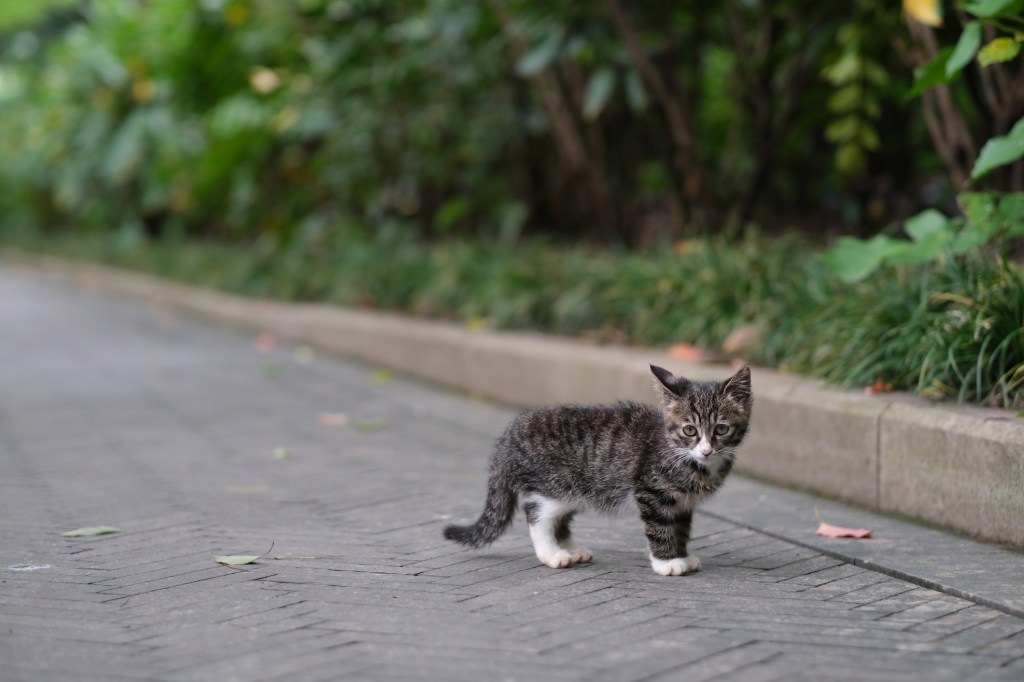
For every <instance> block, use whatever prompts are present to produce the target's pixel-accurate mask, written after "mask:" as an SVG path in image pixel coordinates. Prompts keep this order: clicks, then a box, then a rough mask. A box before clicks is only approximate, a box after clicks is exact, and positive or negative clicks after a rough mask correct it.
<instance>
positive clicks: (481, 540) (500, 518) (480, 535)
mask: <svg viewBox="0 0 1024 682" xmlns="http://www.w3.org/2000/svg"><path fill="white" fill-rule="evenodd" d="M518 497H519V496H518V495H517V494H516V491H515V490H513V489H512V486H511V485H509V482H508V480H507V479H506V478H505V477H504V476H502V475H501V472H498V471H492V472H491V477H490V480H488V481H487V502H486V503H485V504H484V511H483V513H482V514H480V518H479V519H477V521H476V523H474V524H472V525H469V526H454V525H453V526H448V527H447V528H445V529H444V536H445V538H447V539H448V540H454V541H455V542H458V543H459V544H463V545H469V546H470V547H483V546H484V545H489V544H491V543H492V542H494V541H495V540H497V539H498V537H499V536H500V535H501V534H502V533H504V532H505V529H507V528H508V527H509V524H511V523H512V516H513V515H515V512H516V502H517V500H518Z"/></svg>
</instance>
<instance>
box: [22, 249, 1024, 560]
mask: <svg viewBox="0 0 1024 682" xmlns="http://www.w3.org/2000/svg"><path fill="white" fill-rule="evenodd" d="M4 255H5V260H6V261H7V262H8V263H11V264H15V265H20V266H21V267H26V268H29V269H31V270H33V271H35V272H45V273H49V274H51V275H54V276H57V277H59V278H61V279H65V280H66V279H71V280H72V281H74V282H75V283H76V284H78V285H79V286H81V287H85V288H90V289H95V290H97V291H102V292H107V293H113V294H118V295H122V296H130V297H133V298H138V299H142V300H144V301H146V302H148V303H151V304H157V305H161V306H166V307H169V308H173V309H175V310H179V311H183V312H187V313H190V314H195V315H201V316H203V317H206V318H209V319H211V320H214V321H217V322H219V323H222V324H228V325H231V326H234V327H239V328H243V329H248V330H267V331H270V332H273V333H274V334H276V335H278V336H280V337H281V338H284V339H288V340H291V341H296V342H302V343H307V344H311V345H313V346H316V347H318V348H320V349H322V350H324V351H327V352H331V353H336V354H338V355H342V356H345V357H349V358H354V359H358V360H361V361H363V362H368V363H375V364H381V365H386V366H388V367H391V368H393V369H395V370H397V371H400V372H403V373H406V374H409V375H411V376H415V377H417V378H420V379H425V380H427V381H431V382H436V383H440V384H445V385H448V386H452V387H456V388H460V389H463V390H466V391H469V392H471V393H474V394H478V395H481V396H484V397H487V398H491V399H494V400H497V401H500V402H503V403H507V404H510V405H516V406H530V405H536V404H542V403H553V402H604V401H610V400H616V399H637V400H651V399H652V398H653V394H652V388H651V379H650V374H649V372H648V369H647V365H648V363H655V364H659V365H663V366H665V367H667V368H669V369H671V370H672V371H673V372H677V373H680V374H684V375H686V376H689V377H693V378H698V379H712V378H722V377H724V376H726V375H727V374H729V373H730V370H729V369H728V368H726V367H721V366H711V365H701V364H694V363H686V362H681V361H678V360H675V359H672V358H670V357H669V356H667V355H666V354H665V352H664V351H662V350H656V349H638V348H614V347H598V346H593V345H587V344H584V343H581V342H578V341H573V340H567V339H562V338H556V337H547V336H541V335H536V334H522V333H507V332H492V331H472V330H468V329H466V328H464V327H461V326H458V325H454V324H449V323H441V322H433V321H427V320H419V319H413V318H408V317H404V316H399V315H392V314H388V313H380V312H366V311H358V310H350V309H343V308H337V307H333V306H327V305H311V304H287V303H278V302H272V301H264V300H255V299H248V298H243V297H240V296H234V295H229V294H224V293H220V292H215V291H210V290H207V289H202V288H198V287H193V286H188V285H184V284H178V283H173V282H169V281H166V280H162V279H159V278H156V277H151V276H148V275H141V274H137V273H132V272H127V271H123V270H118V269H114V268H109V267H105V266H98V265H93V264H81V263H74V262H69V261H66V260H63V259H57V258H50V257H28V256H25V255H22V254H18V253H11V252H7V253H5V254H4ZM753 382H754V395H755V409H754V422H753V425H752V429H751V432H750V435H749V436H748V440H747V443H746V444H745V446H744V450H745V453H746V455H745V457H744V458H743V460H742V462H741V466H740V471H742V472H744V473H746V474H749V475H752V476H754V477H757V478H761V479H764V480H767V481H771V482H775V483H780V484H783V485H785V486H789V487H793V488H797V489H802V490H807V491H812V492H816V493H819V494H824V495H826V496H830V497H834V498H837V499H839V500H843V501H845V502H850V503H853V504H855V505H858V506H861V507H864V508H867V509H872V510H879V511H885V512H891V513H898V514H904V515H906V516H909V517H912V518H915V519H918V520H921V521H924V522H927V523H931V524H935V525H938V526H941V527H944V528H948V529H951V530H955V531H959V532H963V533H967V534H970V535H972V536H974V537H977V538H980V539H984V540H990V541H996V542H1004V543H1008V544H1010V545H1014V546H1017V547H1024V419H1020V418H1018V417H1016V415H1015V414H1014V413H1013V412H1010V411H1006V410H995V409H984V408H973V407H957V406H950V405H945V404H931V403H926V402H924V401H922V400H918V399H916V398H913V397H912V396H909V395H906V394H889V395H882V396H870V395H865V394H863V393H860V392H855V391H844V390H840V389H836V388H833V387H827V386H825V385H824V384H822V383H821V382H818V381H813V380H809V379H804V378H800V377H795V376H791V375H784V374H780V373H777V372H773V371H770V370H766V369H760V368H757V369H755V370H754V374H753Z"/></svg>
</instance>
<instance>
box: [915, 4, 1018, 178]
mask: <svg viewBox="0 0 1024 682" xmlns="http://www.w3.org/2000/svg"><path fill="white" fill-rule="evenodd" d="M964 9H965V11H966V12H967V13H969V14H971V15H973V16H975V17H977V19H974V20H972V21H968V22H967V23H965V24H964V27H963V30H962V31H961V33H960V37H959V39H958V40H957V42H956V45H955V46H949V47H944V48H942V49H941V50H939V51H938V52H937V53H936V54H935V56H934V57H932V59H931V60H930V61H928V62H927V63H925V64H923V65H921V66H920V67H918V68H917V70H916V71H915V72H914V85H913V87H912V88H911V90H910V96H911V97H916V96H918V95H920V94H921V93H922V92H924V91H925V90H927V89H929V88H933V87H935V86H938V85H949V84H951V83H953V82H954V81H956V80H957V79H958V78H959V77H960V74H961V72H962V71H963V69H964V67H966V66H967V65H968V64H970V63H971V62H972V61H974V60H975V59H977V62H978V65H979V67H980V68H985V67H988V66H991V65H993V64H999V63H1002V62H1007V61H1011V60H1013V59H1016V58H1017V56H1018V55H1019V54H1020V51H1021V42H1022V41H1024V31H1021V30H1020V26H1021V16H1020V13H1021V11H1022V10H1024V2H1022V1H1021V0H981V1H979V2H968V3H967V4H966V5H965V6H964ZM983 27H989V28H990V29H992V30H995V31H999V32H1003V33H1008V34H1009V35H1003V36H999V37H997V38H994V39H992V40H991V41H990V42H989V43H988V44H986V45H984V46H982V44H981V42H982V29H983ZM1021 158H1024V118H1021V119H1020V120H1019V121H1017V124H1016V125H1015V126H1014V127H1013V130H1011V131H1010V133H1009V134H1008V135H1003V136H999V137H994V138H992V139H990V140H989V141H988V142H987V143H986V144H985V146H984V147H983V148H982V151H981V154H980V155H979V157H978V159H977V161H976V162H975V165H974V169H973V170H972V171H971V180H978V179H979V178H981V177H983V176H984V175H986V174H988V173H989V172H991V171H992V170H994V169H996V168H998V167H1000V166H1004V165H1006V164H1009V163H1013V162H1014V161H1017V160H1019V159H1021Z"/></svg>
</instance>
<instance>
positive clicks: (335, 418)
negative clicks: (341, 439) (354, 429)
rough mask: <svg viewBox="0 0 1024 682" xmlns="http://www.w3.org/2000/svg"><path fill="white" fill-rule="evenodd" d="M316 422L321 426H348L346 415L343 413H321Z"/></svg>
mask: <svg viewBox="0 0 1024 682" xmlns="http://www.w3.org/2000/svg"><path fill="white" fill-rule="evenodd" d="M316 420H317V422H319V423H320V425H321V426H334V427H338V428H341V427H344V426H348V415H347V414H345V413H344V412H321V413H320V414H319V416H317V418H316Z"/></svg>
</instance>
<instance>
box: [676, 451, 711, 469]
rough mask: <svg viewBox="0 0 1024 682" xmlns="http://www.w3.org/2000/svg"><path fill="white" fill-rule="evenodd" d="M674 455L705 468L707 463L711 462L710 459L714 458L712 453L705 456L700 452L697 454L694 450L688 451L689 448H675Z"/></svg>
mask: <svg viewBox="0 0 1024 682" xmlns="http://www.w3.org/2000/svg"><path fill="white" fill-rule="evenodd" d="M676 454H677V455H679V456H680V457H682V458H683V459H688V460H690V461H691V462H696V463H697V464H699V465H701V466H706V465H707V463H708V462H709V461H710V460H711V458H712V457H714V456H715V453H714V452H712V453H711V454H710V455H705V454H703V453H701V452H697V451H696V450H690V449H689V448H676Z"/></svg>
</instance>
